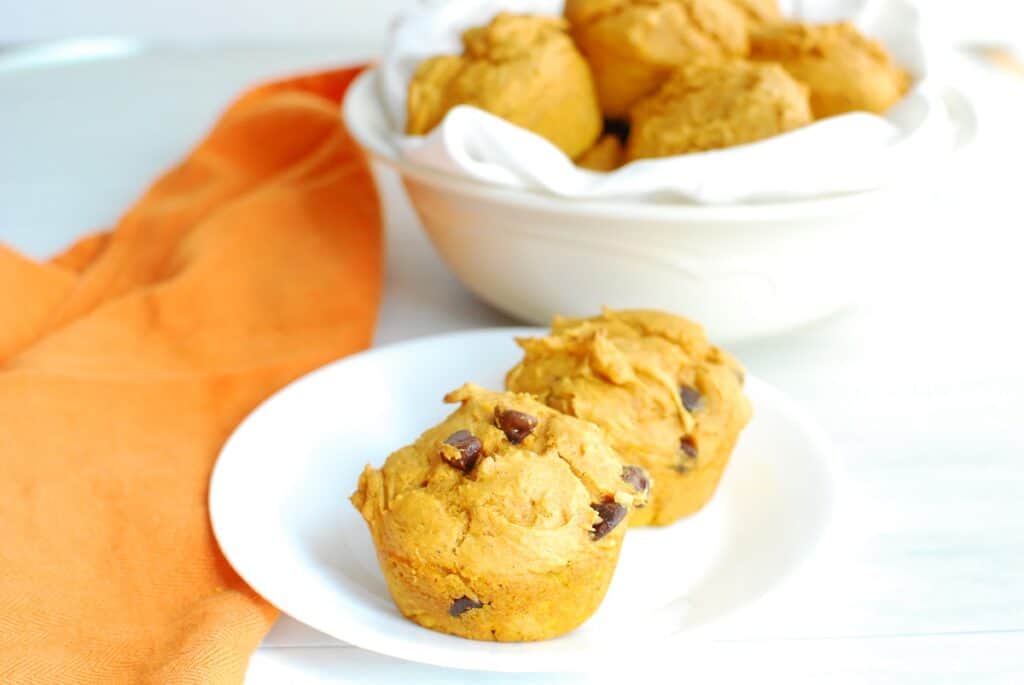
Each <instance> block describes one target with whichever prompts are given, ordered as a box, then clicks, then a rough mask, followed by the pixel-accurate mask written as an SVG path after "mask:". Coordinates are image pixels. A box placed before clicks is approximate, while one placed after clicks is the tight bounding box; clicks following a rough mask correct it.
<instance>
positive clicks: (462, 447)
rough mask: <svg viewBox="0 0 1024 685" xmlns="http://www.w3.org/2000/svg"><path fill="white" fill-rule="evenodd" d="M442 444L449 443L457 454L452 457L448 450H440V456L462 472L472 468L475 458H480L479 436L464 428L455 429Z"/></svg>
mask: <svg viewBox="0 0 1024 685" xmlns="http://www.w3.org/2000/svg"><path fill="white" fill-rule="evenodd" d="M444 444H446V445H451V446H452V447H454V448H455V449H457V450H458V451H459V456H458V457H454V456H452V454H451V452H450V451H449V450H441V458H442V459H444V460H445V461H446V462H448V464H450V465H451V466H454V467H455V468H457V469H459V470H460V471H462V472H464V473H469V472H470V471H472V470H473V467H474V466H476V461H477V459H479V458H480V454H481V453H482V452H483V445H482V444H481V443H480V438H478V437H476V436H475V435H473V434H472V433H470V432H469V431H465V430H463V431H455V432H454V433H452V434H451V435H449V436H448V439H447V440H445V441H444Z"/></svg>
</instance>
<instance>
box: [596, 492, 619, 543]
mask: <svg viewBox="0 0 1024 685" xmlns="http://www.w3.org/2000/svg"><path fill="white" fill-rule="evenodd" d="M590 508H591V509H593V510H594V511H596V512H597V515H598V516H600V517H601V520H600V521H598V522H597V523H595V524H594V526H593V527H592V528H591V529H590V538H591V539H592V540H600V539H601V538H603V537H604V536H605V535H607V534H608V533H610V532H612V530H614V529H615V526H617V525H619V524H620V523H622V519H624V518H626V507H624V506H622V505H621V504H619V503H618V502H616V501H615V500H610V499H609V500H605V501H604V502H601V503H599V504H591V505H590Z"/></svg>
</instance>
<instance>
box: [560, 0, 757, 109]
mask: <svg viewBox="0 0 1024 685" xmlns="http://www.w3.org/2000/svg"><path fill="white" fill-rule="evenodd" d="M565 16H566V17H567V18H568V20H569V23H570V25H571V27H572V29H571V30H572V35H573V38H574V39H575V40H576V43H577V44H578V45H579V46H580V50H581V51H582V52H583V54H584V56H585V57H586V58H587V61H588V62H589V63H590V66H591V69H592V70H593V72H594V76H595V81H596V83H597V89H598V97H599V99H600V102H601V109H602V111H603V112H604V114H605V116H606V117H611V118H624V117H625V116H626V115H627V113H628V111H629V108H630V107H631V106H632V105H633V104H634V103H635V102H636V101H637V100H638V99H639V98H641V97H643V96H645V95H648V94H650V93H651V92H653V91H654V90H656V89H657V88H658V86H660V85H661V83H662V81H664V79H665V77H667V76H668V75H669V73H670V72H671V71H672V70H673V69H675V68H676V67H677V66H679V65H680V64H683V63H685V62H686V61H688V60H691V59H694V58H697V57H705V58H720V57H726V56H739V55H745V54H746V52H747V50H748V43H747V24H748V22H747V19H746V17H745V15H744V13H743V12H742V11H740V10H739V9H737V8H736V7H735V6H734V5H733V4H731V3H730V2H728V1H726V0H568V1H567V2H566V4H565Z"/></svg>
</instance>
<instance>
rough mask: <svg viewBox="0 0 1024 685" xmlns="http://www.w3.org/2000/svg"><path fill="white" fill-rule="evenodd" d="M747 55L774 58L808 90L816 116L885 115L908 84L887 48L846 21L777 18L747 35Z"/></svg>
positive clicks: (766, 58)
mask: <svg viewBox="0 0 1024 685" xmlns="http://www.w3.org/2000/svg"><path fill="white" fill-rule="evenodd" d="M750 56H751V58H752V59H755V60H763V61H771V62H778V63H780V64H782V66H784V67H785V68H786V70H787V71H789V72H790V73H791V74H793V76H795V77H796V78H797V79H798V80H800V81H802V82H804V83H806V84H807V85H808V86H809V87H810V89H811V108H812V110H813V111H814V116H815V117H817V118H822V117H828V116H833V115H836V114H843V113H845V112H851V111H855V110H864V111H868V112H874V113H876V114H881V113H884V112H885V111H886V110H887V109H889V108H890V107H891V106H892V105H894V104H895V103H896V102H897V101H898V100H899V99H900V98H902V97H903V95H904V94H905V93H906V92H907V89H908V88H909V87H910V76H909V75H908V74H907V73H906V72H905V71H904V70H903V69H901V68H900V67H899V66H897V65H896V64H895V63H894V62H893V60H892V58H891V57H890V56H889V53H888V52H887V51H886V49H885V48H884V47H883V46H882V44H881V43H879V42H878V41H876V40H872V39H870V38H868V37H867V36H865V35H864V34H862V33H861V32H860V31H859V30H858V29H857V27H856V26H854V25H853V24H852V23H850V22H846V21H844V22H839V23H834V24H804V23H799V22H781V23H774V24H768V25H765V26H762V27H760V28H759V29H757V30H755V31H754V32H753V33H752V34H751V45H750Z"/></svg>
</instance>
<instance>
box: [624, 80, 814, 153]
mask: <svg viewBox="0 0 1024 685" xmlns="http://www.w3.org/2000/svg"><path fill="white" fill-rule="evenodd" d="M630 121H631V130H630V137H629V145H628V150H627V153H628V156H629V158H630V159H638V158H643V157H664V156H669V155H677V154H683V153H686V152H695V151H700V150H713V149H716V148H723V147H728V146H730V145H739V144H741V143H749V142H752V141H755V140H760V139H763V138H768V137H770V136H774V135H777V134H780V133H785V132H786V131H790V130H793V129H795V128H798V127H800V126H803V125H805V124H808V123H810V122H811V121H812V116H811V109H810V103H809V99H808V93H807V88H806V87H805V86H804V85H803V84H801V83H799V82H797V81H796V79H794V78H793V77H792V76H791V75H790V74H789V73H787V72H786V70H785V69H783V68H782V67H780V66H778V65H776V64H767V63H764V64H761V63H755V62H746V61H742V60H722V61H713V62H711V61H704V60H696V61H693V62H690V63H688V64H686V65H684V66H682V67H680V68H679V69H677V70H676V71H675V72H674V73H673V74H672V76H671V77H670V78H669V79H668V80H667V81H666V82H665V83H664V85H662V87H661V88H660V89H659V90H658V91H657V92H656V93H654V94H653V95H651V96H649V97H647V98H644V99H643V100H641V101H640V102H638V103H637V104H636V105H635V106H634V107H633V109H632V110H631V112H630Z"/></svg>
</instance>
